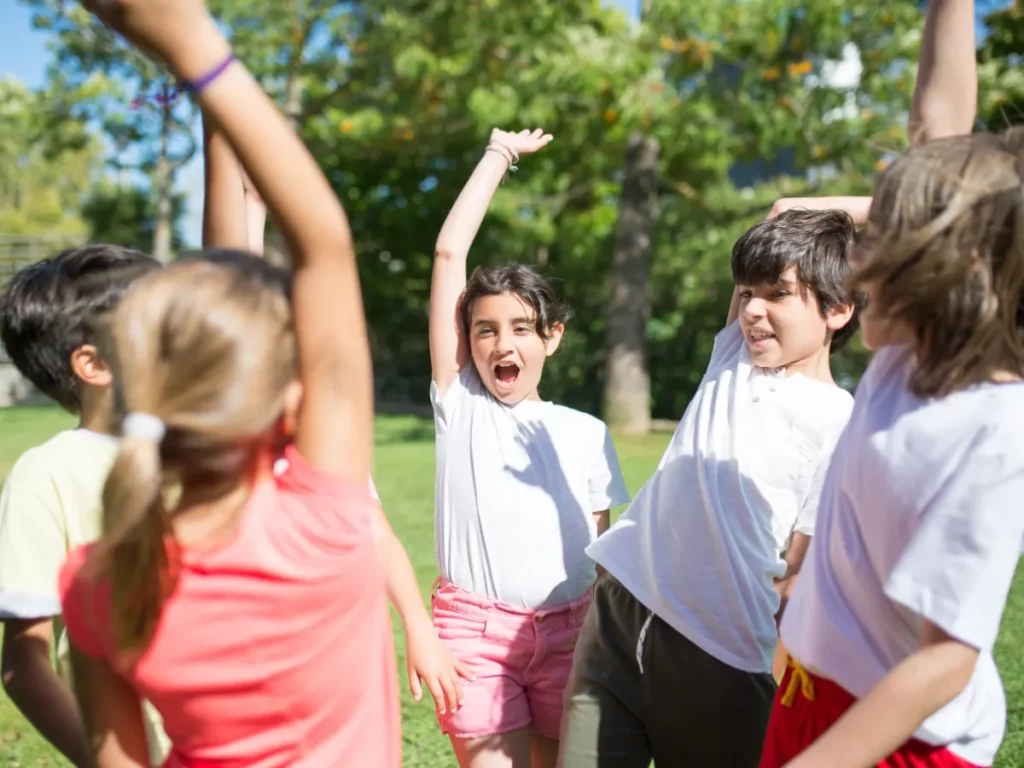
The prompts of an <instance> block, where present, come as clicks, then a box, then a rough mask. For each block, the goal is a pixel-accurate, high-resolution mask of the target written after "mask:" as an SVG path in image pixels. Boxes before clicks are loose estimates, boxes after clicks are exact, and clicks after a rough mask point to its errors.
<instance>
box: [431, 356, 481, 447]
mask: <svg viewBox="0 0 1024 768" xmlns="http://www.w3.org/2000/svg"><path fill="white" fill-rule="evenodd" d="M485 391H486V390H485V389H484V385H483V382H481V381H480V377H479V376H478V375H477V372H476V368H475V367H474V365H473V362H472V361H470V362H467V363H466V364H465V365H464V366H462V370H461V371H459V375H458V376H456V377H455V378H454V379H452V383H451V385H449V387H448V391H447V392H445V393H444V396H443V397H440V396H439V394H438V390H437V382H435V381H432V382H430V404H431V405H432V406H433V408H434V424H435V425H436V427H437V430H438V431H442V430H446V429H448V427H450V426H451V422H452V419H453V417H454V415H455V413H456V412H457V411H458V408H459V406H460V404H461V403H462V402H463V401H464V400H465V399H466V398H467V397H472V396H473V395H480V394H482V393H484V392H485Z"/></svg>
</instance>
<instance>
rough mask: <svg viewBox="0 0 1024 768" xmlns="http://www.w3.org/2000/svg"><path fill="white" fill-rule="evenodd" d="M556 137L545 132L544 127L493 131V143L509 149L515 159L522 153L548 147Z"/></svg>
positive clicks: (527, 153) (529, 152) (496, 129)
mask: <svg viewBox="0 0 1024 768" xmlns="http://www.w3.org/2000/svg"><path fill="white" fill-rule="evenodd" d="M553 138H554V136H552V135H551V134H550V133H544V129H543V128H537V129H535V130H532V131H531V130H530V129H529V128H524V129H523V130H521V131H519V132H518V133H512V132H510V131H503V130H501V129H500V128H495V129H494V130H493V131H491V144H497V145H498V146H499V147H504V148H505V149H507V150H509V151H510V152H511V153H512V154H513V156H514V158H515V159H518V158H519V156H520V155H532V154H533V153H534V152H538V151H540V150H541V149H543V148H544V147H546V146H547V145H548V144H549V143H550V142H551V140H552V139H553Z"/></svg>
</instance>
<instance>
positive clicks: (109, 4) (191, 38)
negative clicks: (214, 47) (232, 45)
mask: <svg viewBox="0 0 1024 768" xmlns="http://www.w3.org/2000/svg"><path fill="white" fill-rule="evenodd" d="M83 5H85V7H86V8H87V9H88V10H89V11H90V12H92V13H93V14H94V15H95V16H96V17H97V18H98V19H99V20H100V21H102V22H103V23H104V24H106V25H107V26H108V27H110V28H112V29H114V30H116V31H118V32H120V33H121V34H122V35H124V36H125V37H126V38H127V39H128V40H129V41H130V42H132V43H134V44H135V45H136V46H137V47H138V48H141V49H143V50H147V51H152V52H153V53H155V54H157V55H158V56H160V57H161V58H162V59H164V60H165V61H168V62H170V63H171V64H172V65H173V64H174V63H175V61H174V59H175V56H180V55H183V53H184V52H185V51H188V50H190V49H191V50H192V51H196V50H197V47H196V46H197V44H198V45H199V46H202V45H203V44H204V43H203V38H204V35H203V34H198V35H197V33H204V32H208V31H210V30H211V29H213V30H215V29H216V28H215V27H214V25H213V24H212V20H211V19H210V16H209V14H208V13H207V11H206V4H205V3H204V2H203V0H83ZM198 50H199V51H201V50H202V47H200V48H198Z"/></svg>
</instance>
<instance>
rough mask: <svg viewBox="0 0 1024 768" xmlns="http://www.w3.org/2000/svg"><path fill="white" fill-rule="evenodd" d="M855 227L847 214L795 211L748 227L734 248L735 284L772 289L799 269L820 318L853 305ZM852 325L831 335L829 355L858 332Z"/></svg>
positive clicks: (855, 322)
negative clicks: (850, 284) (789, 272)
mask: <svg viewBox="0 0 1024 768" xmlns="http://www.w3.org/2000/svg"><path fill="white" fill-rule="evenodd" d="M853 235H854V226H853V219H851V218H850V214H848V213H846V212H844V211H837V210H824V211H809V210H807V209H805V208H791V209H789V210H788V211H783V212H782V213H780V214H779V215H778V216H775V217H773V218H770V219H765V220H764V221H762V222H759V223H757V224H755V225H754V226H752V227H751V228H750V229H748V230H747V231H746V232H745V233H744V234H743V235H742V236H741V237H740V239H739V240H737V241H736V244H735V245H734V246H733V247H732V276H733V281H734V282H735V283H736V284H737V285H774V284H775V283H777V282H778V281H779V279H780V278H781V277H782V273H783V272H785V271H786V270H787V269H788V268H789V267H790V266H792V265H795V266H796V271H797V276H798V277H799V278H800V282H802V283H803V284H804V285H806V286H807V287H808V288H809V289H810V290H811V291H813V293H814V296H815V298H816V299H817V300H818V311H819V312H821V316H822V317H828V312H829V310H831V309H834V308H835V307H841V306H845V305H849V304H854V309H855V310H856V302H855V301H854V297H853V296H852V295H851V294H850V293H849V291H848V290H847V286H846V283H847V280H848V279H849V277H850V251H851V250H852V249H853ZM857 324H858V318H857V313H856V311H854V313H853V316H852V317H851V318H850V321H849V322H848V323H847V324H846V325H844V326H843V327H842V328H840V329H839V330H838V331H836V332H835V333H834V334H833V335H832V343H831V344H830V345H829V352H830V353H831V352H835V351H836V350H839V349H841V348H842V347H843V345H844V344H846V342H847V341H849V339H850V337H851V336H853V334H854V333H856V332H857Z"/></svg>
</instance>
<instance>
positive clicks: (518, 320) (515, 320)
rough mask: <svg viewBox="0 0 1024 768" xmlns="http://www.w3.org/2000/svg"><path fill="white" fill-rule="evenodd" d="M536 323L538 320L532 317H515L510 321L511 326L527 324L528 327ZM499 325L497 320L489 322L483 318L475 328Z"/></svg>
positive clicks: (474, 325) (476, 323) (475, 324)
mask: <svg viewBox="0 0 1024 768" xmlns="http://www.w3.org/2000/svg"><path fill="white" fill-rule="evenodd" d="M535 322H536V320H535V319H534V318H532V317H514V318H512V320H511V321H510V324H511V325H520V324H523V323H525V324H526V325H532V324H533V323H535ZM497 324H498V321H497V320H489V319H487V318H486V317H482V318H480V319H479V320H477V321H476V322H475V323H473V327H474V328H478V327H479V326H481V325H497Z"/></svg>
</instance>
